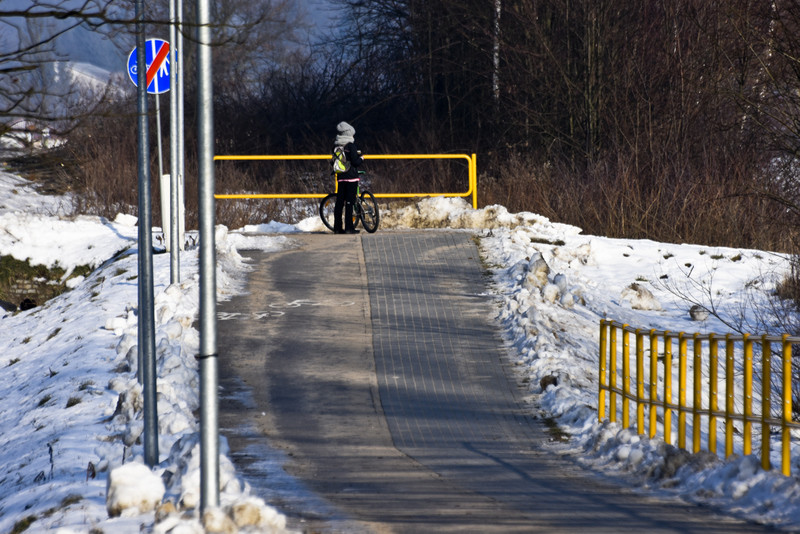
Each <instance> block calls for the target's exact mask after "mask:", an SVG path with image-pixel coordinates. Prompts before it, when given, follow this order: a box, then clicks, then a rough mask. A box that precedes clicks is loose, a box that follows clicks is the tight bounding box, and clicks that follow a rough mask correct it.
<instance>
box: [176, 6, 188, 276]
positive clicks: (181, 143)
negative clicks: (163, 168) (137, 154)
mask: <svg viewBox="0 0 800 534" xmlns="http://www.w3.org/2000/svg"><path fill="white" fill-rule="evenodd" d="M183 30H184V28H183V0H178V42H177V47H178V64H177V67H178V68H177V72H178V196H179V197H180V200H181V202H180V203H181V206H182V205H183V204H184V202H185V198H186V195H185V194H184V177H185V175H186V171H185V168H186V165H185V160H184V158H185V154H186V147H185V145H186V142H185V141H186V139H185V137H184V134H185V132H184V118H185V114H184V112H183V105H184V94H183V74H184V69H183ZM179 217H180V218H179V219H178V230H179V231H182V230H183V227H184V225H185V221H184V215H183V213H179ZM181 245H182V244H181ZM178 248H179V249H180V248H182V246H181V247H178ZM178 267H179V268H180V264H178ZM179 273H180V271H179ZM178 279H179V280H180V276H178Z"/></svg>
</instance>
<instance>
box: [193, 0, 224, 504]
mask: <svg viewBox="0 0 800 534" xmlns="http://www.w3.org/2000/svg"><path fill="white" fill-rule="evenodd" d="M210 22H211V2H210V0H197V25H196V26H197V116H198V119H197V130H198V131H197V144H198V147H197V148H198V159H199V162H198V163H199V168H200V169H199V170H200V174H199V177H198V178H199V183H198V188H199V201H200V205H199V206H200V354H199V355H198V356H197V357H198V359H199V360H200V508H201V509H203V510H207V509H209V508H216V507H218V506H219V420H218V415H219V405H218V399H217V383H218V378H217V325H216V306H217V302H216V293H217V287H216V285H217V284H216V254H215V251H214V246H215V244H214V108H213V104H214V100H213V86H212V84H211V26H210Z"/></svg>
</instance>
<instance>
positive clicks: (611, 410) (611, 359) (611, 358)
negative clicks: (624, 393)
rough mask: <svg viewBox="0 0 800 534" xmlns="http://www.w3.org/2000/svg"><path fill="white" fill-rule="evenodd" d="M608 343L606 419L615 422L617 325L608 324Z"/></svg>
mask: <svg viewBox="0 0 800 534" xmlns="http://www.w3.org/2000/svg"><path fill="white" fill-rule="evenodd" d="M610 328H611V334H610V335H609V338H610V339H609V343H608V388H609V395H608V420H609V421H611V422H612V423H616V422H617V327H616V326H615V325H614V324H611V325H610Z"/></svg>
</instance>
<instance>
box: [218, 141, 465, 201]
mask: <svg viewBox="0 0 800 534" xmlns="http://www.w3.org/2000/svg"><path fill="white" fill-rule="evenodd" d="M329 159H331V156H330V154H324V155H320V154H309V155H294V156H272V155H251V156H234V155H220V156H214V160H215V161H298V160H329ZM364 159H366V160H370V159H375V160H378V159H390V160H391V159H464V160H466V161H467V184H468V187H467V190H466V191H464V192H463V193H376V192H374V191H373V194H374V195H375V196H376V197H377V198H414V197H433V196H444V197H465V198H466V197H472V207H473V208H474V209H477V208H478V191H477V190H478V187H477V184H478V171H477V157H476V155H475V154H472V155H471V156H468V155H467V154H367V155H365V156H364ZM328 193H329V192H325V193H299V194H294V193H264V194H260V193H254V194H230V195H227V194H219V195H214V198H217V199H259V198H273V199H275V198H284V199H293V198H323V197H325V196H326V195H327V194H328Z"/></svg>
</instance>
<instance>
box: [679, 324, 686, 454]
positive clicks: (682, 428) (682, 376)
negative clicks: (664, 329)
mask: <svg viewBox="0 0 800 534" xmlns="http://www.w3.org/2000/svg"><path fill="white" fill-rule="evenodd" d="M686 345H687V339H686V335H685V334H684V333H683V332H681V333H679V334H678V447H679V448H681V449H685V448H686Z"/></svg>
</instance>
